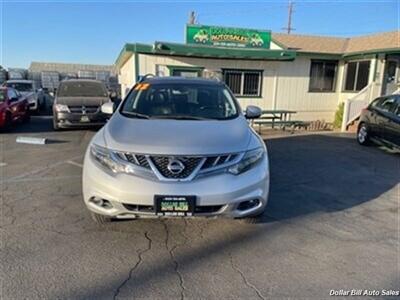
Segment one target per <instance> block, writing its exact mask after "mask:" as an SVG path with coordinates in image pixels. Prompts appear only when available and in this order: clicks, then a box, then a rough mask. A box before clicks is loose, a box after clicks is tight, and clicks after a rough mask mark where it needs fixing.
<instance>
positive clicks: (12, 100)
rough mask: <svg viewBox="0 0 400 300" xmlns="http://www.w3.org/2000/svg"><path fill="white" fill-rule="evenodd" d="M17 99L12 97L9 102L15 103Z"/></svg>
mask: <svg viewBox="0 0 400 300" xmlns="http://www.w3.org/2000/svg"><path fill="white" fill-rule="evenodd" d="M18 99H19V98H18V97H12V98H11V99H10V101H11V102H15V101H18Z"/></svg>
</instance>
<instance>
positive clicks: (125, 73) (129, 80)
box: [118, 55, 136, 98]
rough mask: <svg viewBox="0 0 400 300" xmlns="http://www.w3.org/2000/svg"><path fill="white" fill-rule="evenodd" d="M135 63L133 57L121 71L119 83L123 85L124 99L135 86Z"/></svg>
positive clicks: (122, 94)
mask: <svg viewBox="0 0 400 300" xmlns="http://www.w3.org/2000/svg"><path fill="white" fill-rule="evenodd" d="M135 80H136V79H135V61H134V55H132V56H131V57H130V58H129V59H128V60H127V61H126V62H125V63H124V64H123V65H122V67H121V69H120V70H119V76H118V81H119V83H120V85H121V96H122V98H124V97H125V96H126V94H127V91H129V89H130V88H131V87H132V86H133V85H134V84H135Z"/></svg>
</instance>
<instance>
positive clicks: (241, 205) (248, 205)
mask: <svg viewBox="0 0 400 300" xmlns="http://www.w3.org/2000/svg"><path fill="white" fill-rule="evenodd" d="M259 204H260V200H258V199H253V200H247V201H243V202H240V203H239V205H238V207H237V209H238V210H248V209H250V208H253V207H256V206H257V205H259Z"/></svg>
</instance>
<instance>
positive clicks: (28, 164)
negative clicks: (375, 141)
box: [0, 117, 400, 299]
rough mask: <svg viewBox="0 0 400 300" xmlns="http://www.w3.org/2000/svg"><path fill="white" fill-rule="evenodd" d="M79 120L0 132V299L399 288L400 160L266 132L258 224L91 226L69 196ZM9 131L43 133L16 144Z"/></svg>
mask: <svg viewBox="0 0 400 300" xmlns="http://www.w3.org/2000/svg"><path fill="white" fill-rule="evenodd" d="M94 133H95V132H94V131H92V130H72V131H61V132H53V131H52V130H51V119H49V118H43V117H33V118H32V121H31V123H30V124H26V125H21V126H18V127H17V128H16V129H15V130H13V131H12V132H10V133H1V134H0V176H1V222H0V235H1V245H0V247H1V249H0V250H1V254H0V255H1V258H0V259H1V261H0V264H1V275H0V276H1V285H2V289H1V299H270V298H284V299H287V298H304V299H310V298H313V299H327V298H329V292H330V290H332V289H334V290H340V289H343V290H346V289H370V290H373V289H377V290H381V289H395V290H398V289H399V288H400V286H399V282H400V227H399V226H400V221H399V203H400V184H399V181H400V156H399V155H398V154H393V153H389V152H387V151H385V150H383V149H378V148H377V147H361V146H358V145H357V144H356V142H355V140H354V138H353V136H352V135H351V134H345V135H343V134H321V135H310V136H296V135H293V136H287V137H276V138H269V139H267V141H266V142H267V145H268V149H269V155H270V164H271V195H270V201H269V204H268V207H267V211H266V213H265V215H264V216H263V218H262V220H261V222H260V223H258V224H246V223H244V222H241V221H238V220H224V219H156V220H135V221H118V222H113V223H112V224H109V225H106V226H99V225H97V224H95V223H94V222H93V221H92V220H91V219H90V216H89V214H88V212H87V210H86V208H85V206H84V204H83V201H82V199H81V171H82V170H81V167H80V165H81V164H82V158H83V153H84V151H85V149H86V147H87V144H88V142H89V141H90V138H91V137H92V136H93V135H94ZM18 135H23V136H40V137H47V138H50V139H52V141H53V142H52V143H51V144H48V145H28V144H17V143H16V142H15V139H16V137H17V136H18Z"/></svg>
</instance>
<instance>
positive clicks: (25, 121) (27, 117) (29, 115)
mask: <svg viewBox="0 0 400 300" xmlns="http://www.w3.org/2000/svg"><path fill="white" fill-rule="evenodd" d="M30 120H31V114H30V112H29V110H27V111H26V112H25V115H24V118H23V119H22V122H23V123H29V121H30Z"/></svg>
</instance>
